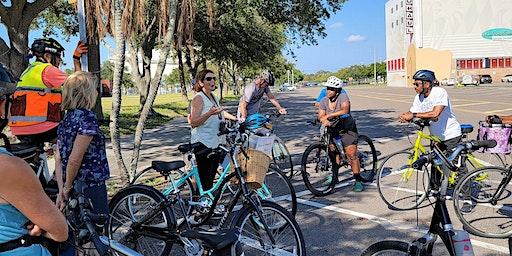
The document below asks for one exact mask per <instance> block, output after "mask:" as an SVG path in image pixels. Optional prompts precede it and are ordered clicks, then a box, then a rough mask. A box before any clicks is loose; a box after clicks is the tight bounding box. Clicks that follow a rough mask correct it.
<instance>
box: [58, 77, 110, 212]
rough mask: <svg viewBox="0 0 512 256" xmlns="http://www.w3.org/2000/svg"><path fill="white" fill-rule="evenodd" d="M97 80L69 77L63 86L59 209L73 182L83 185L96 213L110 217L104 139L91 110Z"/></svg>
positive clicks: (59, 133)
mask: <svg viewBox="0 0 512 256" xmlns="http://www.w3.org/2000/svg"><path fill="white" fill-rule="evenodd" d="M97 97H98V93H97V91H96V83H95V77H94V76H93V75H92V74H90V73H87V72H82V71H79V72H76V73H74V74H72V75H70V76H69V77H68V78H67V79H66V81H65V82H64V85H63V91H62V109H63V110H66V114H65V116H64V118H63V119H62V121H61V122H60V124H59V128H58V130H57V145H58V148H59V153H60V161H61V164H60V165H58V167H60V168H57V169H56V176H57V183H58V184H59V195H58V197H57V206H58V207H59V208H61V209H62V208H63V207H64V203H65V201H66V199H67V198H68V195H69V192H70V191H71V189H72V187H73V182H74V181H75V180H79V181H81V182H84V183H85V185H86V188H85V190H84V195H85V196H86V197H88V198H89V199H91V202H92V204H93V206H94V211H95V212H96V213H102V214H108V201H107V188H106V184H105V181H106V180H107V179H108V178H109V177H110V172H109V168H108V162H107V154H106V150H105V137H104V136H103V134H102V132H101V130H100V127H99V124H98V120H97V118H96V115H95V114H94V112H92V111H91V109H92V108H93V107H94V105H95V104H96V98H97Z"/></svg>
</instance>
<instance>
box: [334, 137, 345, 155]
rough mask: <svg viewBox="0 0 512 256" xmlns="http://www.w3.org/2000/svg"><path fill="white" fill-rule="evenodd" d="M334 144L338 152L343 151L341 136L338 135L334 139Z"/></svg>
mask: <svg viewBox="0 0 512 256" xmlns="http://www.w3.org/2000/svg"><path fill="white" fill-rule="evenodd" d="M334 143H335V144H336V147H338V150H340V151H341V150H343V143H342V142H341V135H339V134H338V135H336V136H335V137H334Z"/></svg>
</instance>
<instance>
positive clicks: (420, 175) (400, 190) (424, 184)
mask: <svg viewBox="0 0 512 256" xmlns="http://www.w3.org/2000/svg"><path fill="white" fill-rule="evenodd" d="M410 157H411V153H409V152H406V151H402V152H398V153H395V154H392V155H390V156H389V157H388V158H386V159H385V160H384V161H383V162H382V166H381V168H380V170H379V172H378V177H377V187H378V189H379V194H380V196H381V198H382V199H383V200H384V202H385V203H386V204H387V205H388V206H389V208H391V209H394V210H409V209H413V208H415V207H417V206H418V205H420V204H421V203H422V202H423V200H425V197H426V196H427V194H428V175H427V173H426V172H425V168H424V169H423V170H416V169H414V168H412V167H411V166H410V165H408V164H407V162H408V160H409V159H410Z"/></svg>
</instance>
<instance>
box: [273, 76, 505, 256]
mask: <svg viewBox="0 0 512 256" xmlns="http://www.w3.org/2000/svg"><path fill="white" fill-rule="evenodd" d="M443 88H445V89H446V90H447V91H448V94H449V96H450V98H451V101H452V105H453V109H454V112H455V114H456V116H457V118H458V120H459V121H460V122H461V123H468V124H472V125H474V127H475V129H474V131H473V133H471V134H470V135H469V137H470V138H476V133H477V130H478V122H479V121H481V120H483V119H484V117H485V116H486V115H490V114H498V115H503V114H512V102H510V100H509V96H510V95H512V86H506V85H501V86H496V85H494V86H479V87H443ZM319 90H320V88H319V87H309V88H302V89H299V90H297V91H293V92H286V93H279V94H278V98H279V99H280V101H281V103H282V105H284V106H286V107H287V108H288V111H289V113H290V114H289V116H287V117H286V119H285V120H284V121H283V122H282V123H281V124H276V126H277V131H276V133H277V134H278V135H279V136H280V137H281V138H283V139H284V140H286V141H287V146H288V147H289V148H290V150H291V151H292V153H293V154H294V163H295V164H296V168H299V166H298V164H299V161H300V156H301V154H302V152H303V151H304V149H305V148H306V147H307V145H309V144H310V143H311V142H312V141H314V140H315V139H316V137H315V136H317V134H318V129H317V128H314V127H309V126H307V125H306V121H307V120H310V119H312V118H313V117H314V114H315V110H314V108H313V107H312V101H313V99H314V98H316V95H317V94H318V92H319ZM347 91H348V94H349V97H350V100H351V106H352V112H353V115H354V117H355V118H356V119H357V124H358V129H359V131H360V133H364V134H366V135H368V136H370V137H371V138H373V140H374V142H375V146H376V148H377V151H378V154H379V159H382V158H383V157H385V156H387V155H389V154H390V153H392V152H396V151H399V150H400V149H404V148H406V147H408V146H410V143H409V139H408V135H412V134H413V132H414V129H413V128H412V127H410V126H407V125H403V124H399V123H398V122H397V117H398V115H399V114H400V113H402V112H405V111H407V110H408V109H409V107H410V105H411V104H412V100H413V97H414V95H415V92H414V90H413V89H412V88H390V87H356V86H353V87H347ZM411 138H412V139H413V137H412V136H411ZM508 161H509V162H510V159H508ZM344 177H345V178H348V177H350V175H348V174H345V176H344ZM293 184H294V186H295V189H296V191H297V193H298V197H299V200H298V201H299V213H298V214H297V220H298V223H300V224H301V227H302V230H303V232H304V236H305V239H306V243H307V248H308V255H359V254H360V253H361V252H362V251H363V250H364V249H365V248H367V247H368V246H369V245H370V244H372V243H375V242H377V241H380V240H384V239H388V240H397V239H398V240H404V241H412V240H414V239H415V238H418V237H420V236H421V235H422V234H423V233H424V232H426V230H427V229H428V225H429V222H430V218H431V216H432V212H433V208H432V207H424V208H422V209H419V210H417V211H415V210H413V211H406V212H394V211H391V210H389V209H388V208H387V207H386V205H385V204H384V203H383V201H382V200H381V198H380V197H379V195H378V192H377V189H376V186H375V184H367V185H366V190H365V191H364V192H362V193H354V192H352V190H351V188H352V182H351V181H349V180H347V181H346V182H342V183H340V184H338V185H337V187H338V188H337V190H336V192H335V193H333V194H331V195H329V196H326V197H314V196H312V195H311V194H310V193H309V191H307V189H305V187H304V185H303V183H302V179H301V177H300V176H299V177H295V179H294V182H293ZM447 204H448V208H449V210H450V212H451V219H452V221H453V222H454V226H455V228H457V229H460V228H461V227H462V225H461V224H460V223H459V221H458V220H457V217H456V215H455V213H454V212H453V210H452V209H453V204H452V203H451V201H449V202H448V203H447ZM439 240H440V239H439ZM472 242H473V247H474V251H475V254H476V255H509V252H508V248H507V241H506V240H498V239H486V238H479V237H472ZM435 255H448V252H447V251H446V249H445V248H444V247H443V245H442V244H440V243H439V241H438V246H437V247H436V251H435Z"/></svg>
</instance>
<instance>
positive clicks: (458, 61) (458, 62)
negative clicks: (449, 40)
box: [457, 60, 460, 70]
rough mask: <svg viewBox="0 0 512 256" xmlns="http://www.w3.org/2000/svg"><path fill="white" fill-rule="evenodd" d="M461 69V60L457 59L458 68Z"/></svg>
mask: <svg viewBox="0 0 512 256" xmlns="http://www.w3.org/2000/svg"><path fill="white" fill-rule="evenodd" d="M459 69H460V60H457V70H459Z"/></svg>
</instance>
